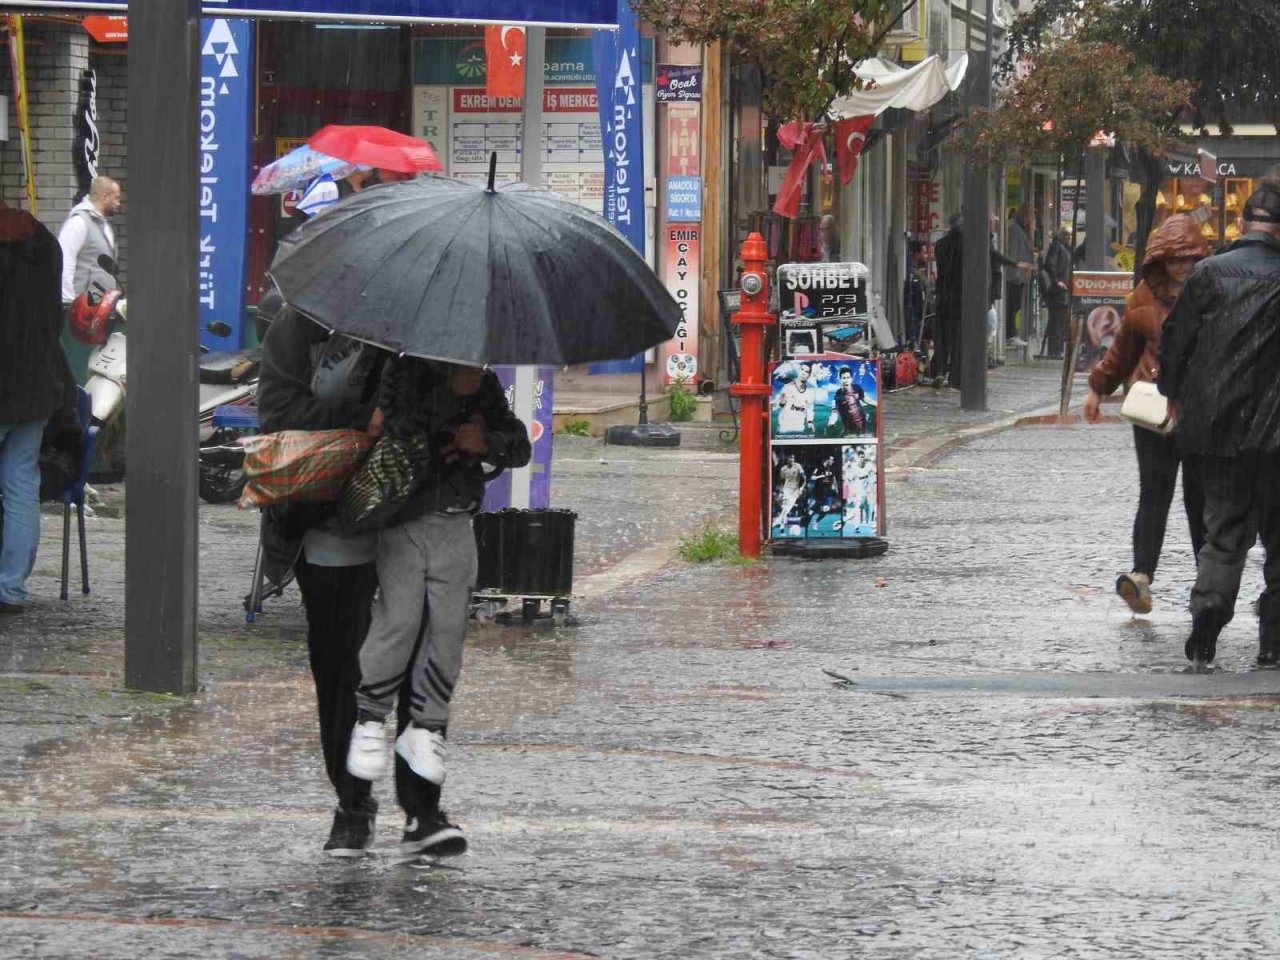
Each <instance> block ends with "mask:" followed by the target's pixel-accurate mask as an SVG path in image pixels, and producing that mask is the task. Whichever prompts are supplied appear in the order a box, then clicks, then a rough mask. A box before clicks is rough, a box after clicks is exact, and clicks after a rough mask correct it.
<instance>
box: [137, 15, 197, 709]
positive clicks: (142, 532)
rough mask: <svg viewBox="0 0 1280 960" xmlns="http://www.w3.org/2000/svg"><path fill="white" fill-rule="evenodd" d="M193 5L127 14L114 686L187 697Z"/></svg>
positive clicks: (192, 417) (192, 433)
mask: <svg viewBox="0 0 1280 960" xmlns="http://www.w3.org/2000/svg"><path fill="white" fill-rule="evenodd" d="M199 92H200V3H199V0H164V2H163V3H156V2H154V0H130V3H129V81H128V98H129V99H128V103H129V116H131V117H132V118H133V123H132V124H131V125H130V130H129V136H130V143H129V183H130V185H131V186H132V188H133V192H132V193H131V194H130V196H129V227H130V230H129V235H130V241H131V251H130V252H131V254H132V259H133V262H134V263H135V264H138V265H140V269H138V270H136V271H135V273H134V276H135V277H136V278H137V279H138V283H137V285H136V286H134V287H133V288H131V290H130V297H129V300H130V303H129V392H128V399H127V402H126V407H125V412H126V419H127V423H128V432H127V436H126V444H125V451H126V461H127V463H128V477H129V479H128V491H129V510H128V521H127V523H126V527H125V568H126V577H125V651H124V666H125V671H124V672H125V683H126V684H127V685H128V686H130V687H133V688H135V689H141V690H151V691H157V692H166V693H186V692H190V691H192V690H194V689H195V687H196V619H197V612H198V605H199V597H198V593H197V576H196V546H197V544H196V536H197V526H196V471H197V462H196V458H197V444H196V410H197V405H198V388H197V380H196V358H197V355H198V353H199V331H198V325H199V322H198V319H197V312H196V295H197V288H196V268H197V258H198V255H199V229H198V226H199V224H198V216H199V215H198V209H199V206H198V204H199V197H198V194H197V183H196V176H197V170H198V169H199V152H198V151H199V134H200V131H199V122H200V117H199V114H200V100H199Z"/></svg>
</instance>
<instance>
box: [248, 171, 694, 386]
mask: <svg viewBox="0 0 1280 960" xmlns="http://www.w3.org/2000/svg"><path fill="white" fill-rule="evenodd" d="M492 183H493V180H492V171H491V173H490V189H487V190H486V189H484V188H482V187H480V186H475V185H471V184H467V183H461V182H459V181H457V180H449V179H444V178H438V177H429V178H420V179H417V180H412V181H406V182H403V183H391V184H384V185H381V186H377V187H373V188H371V189H369V190H365V191H363V192H361V193H358V194H356V195H354V196H352V197H350V198H348V199H346V200H344V201H342V202H341V203H339V204H337V205H336V206H334V207H331V208H330V209H329V210H328V211H327V212H326V213H325V214H324V215H323V216H320V217H316V218H315V219H314V220H311V221H309V222H308V223H306V224H304V225H303V226H301V227H300V228H299V229H298V230H296V231H295V232H294V233H293V234H291V235H290V236H289V237H287V238H286V239H285V240H284V241H283V243H282V244H281V246H280V252H279V253H278V254H277V255H276V258H275V261H274V263H273V264H272V266H271V275H272V276H273V277H274V278H275V281H276V283H277V284H278V285H279V286H280V290H281V292H282V293H283V294H284V298H285V300H286V301H288V303H289V304H291V305H292V306H293V307H294V308H296V309H297V310H300V311H301V312H303V313H304V314H306V315H307V316H309V317H311V318H312V319H314V320H316V321H317V322H319V323H321V324H323V325H324V326H326V327H329V328H330V329H333V330H335V331H337V332H339V333H343V334H346V335H347V336H350V337H354V338H356V339H359V340H364V341H367V342H369V343H373V344H377V345H378V346H380V347H385V348H387V349H389V350H393V351H396V352H397V353H404V354H410V355H412V356H418V357H430V358H433V359H437V360H452V361H455V362H458V363H471V364H485V363H513V364H551V365H555V366H560V365H564V364H570V363H585V362H587V361H592V360H612V359H618V358H622V357H628V356H632V355H634V354H636V353H638V352H640V351H641V350H644V349H647V348H648V347H651V346H654V345H655V344H658V343H661V342H663V341H665V340H669V339H670V338H671V337H672V336H673V335H674V333H675V329H676V325H677V323H678V322H679V320H680V308H679V306H677V304H676V302H675V300H674V299H672V297H671V295H670V294H669V293H668V292H667V290H666V288H665V287H663V285H662V284H661V283H660V282H659V281H658V278H657V277H656V276H655V275H654V273H653V271H652V270H651V269H649V265H648V264H647V263H645V261H644V260H643V259H642V258H641V257H640V255H639V254H637V253H636V252H635V250H633V249H632V247H631V246H630V244H628V243H627V241H626V240H625V239H624V238H623V236H622V234H620V233H618V231H617V230H615V229H614V228H613V227H612V226H611V225H610V224H609V223H608V222H607V221H606V220H605V219H604V218H603V217H601V216H600V215H599V214H596V213H593V212H591V211H589V210H587V209H585V208H584V207H581V206H578V205H577V204H575V203H571V202H570V201H568V200H565V199H563V198H562V197H559V196H557V195H556V194H553V193H548V192H546V191H544V190H535V189H532V188H529V187H526V186H525V185H523V184H514V185H511V186H506V187H503V188H501V189H498V190H494V189H492Z"/></svg>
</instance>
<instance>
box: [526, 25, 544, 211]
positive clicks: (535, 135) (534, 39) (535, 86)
mask: <svg viewBox="0 0 1280 960" xmlns="http://www.w3.org/2000/svg"><path fill="white" fill-rule="evenodd" d="M546 65H547V28H546V27H525V30H524V115H523V117H522V122H523V128H522V133H521V140H520V179H521V180H523V181H524V182H525V183H527V184H529V186H531V187H538V188H541V187H542V155H543V152H544V151H545V150H546V148H547V145H546V142H545V137H544V136H543V129H542V97H543V89H544V87H545V86H546Z"/></svg>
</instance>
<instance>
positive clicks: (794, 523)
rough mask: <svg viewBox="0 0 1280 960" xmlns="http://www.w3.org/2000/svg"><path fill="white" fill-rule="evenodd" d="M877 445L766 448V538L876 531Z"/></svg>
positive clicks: (861, 534) (863, 534)
mask: <svg viewBox="0 0 1280 960" xmlns="http://www.w3.org/2000/svg"><path fill="white" fill-rule="evenodd" d="M879 454H880V446H879V444H878V443H876V442H875V441H874V440H869V441H865V442H863V443H809V444H786V445H778V446H775V447H774V448H773V450H772V454H771V460H772V464H771V466H772V480H773V483H772V491H773V492H772V499H771V507H772V509H771V512H770V536H772V537H773V538H775V539H784V538H785V539H797V538H834V537H846V538H851V537H874V536H876V535H877V534H878V532H879V529H880V465H879V458H880V457H879Z"/></svg>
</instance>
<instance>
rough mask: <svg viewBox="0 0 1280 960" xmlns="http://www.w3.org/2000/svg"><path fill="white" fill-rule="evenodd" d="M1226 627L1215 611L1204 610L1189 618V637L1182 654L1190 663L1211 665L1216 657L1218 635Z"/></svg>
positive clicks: (1225, 623)
mask: <svg viewBox="0 0 1280 960" xmlns="http://www.w3.org/2000/svg"><path fill="white" fill-rule="evenodd" d="M1226 625H1227V621H1226V618H1225V617H1223V616H1222V614H1221V612H1219V611H1217V610H1204V611H1202V612H1200V613H1198V614H1196V615H1195V616H1193V617H1192V618H1191V636H1189V637H1187V643H1186V646H1185V647H1183V652H1184V653H1186V655H1187V659H1188V660H1190V661H1191V662H1192V663H1213V658H1214V657H1216V656H1217V655H1218V634H1220V633H1222V628H1223V627H1225V626H1226Z"/></svg>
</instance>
